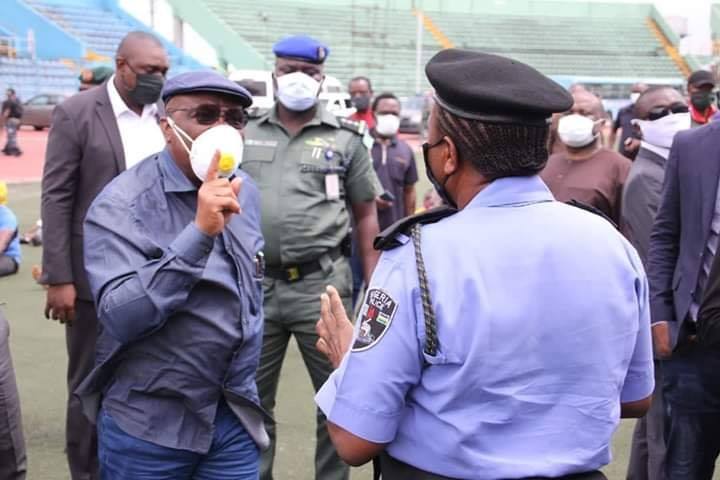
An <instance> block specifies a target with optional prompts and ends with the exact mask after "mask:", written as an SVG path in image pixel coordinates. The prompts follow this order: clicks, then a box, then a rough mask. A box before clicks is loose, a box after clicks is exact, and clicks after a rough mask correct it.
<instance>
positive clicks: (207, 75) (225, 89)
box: [162, 70, 252, 108]
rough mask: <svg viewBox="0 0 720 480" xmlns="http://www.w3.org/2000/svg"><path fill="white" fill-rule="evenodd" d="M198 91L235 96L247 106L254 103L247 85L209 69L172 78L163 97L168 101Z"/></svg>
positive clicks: (164, 88) (163, 92) (163, 91)
mask: <svg viewBox="0 0 720 480" xmlns="http://www.w3.org/2000/svg"><path fill="white" fill-rule="evenodd" d="M196 92H207V93H220V94H223V95H227V96H229V97H233V98H234V99H235V100H237V101H238V102H239V103H240V105H242V106H243V107H245V108H247V107H249V106H250V105H252V96H251V95H250V92H248V91H247V90H246V89H245V87H241V86H240V85H238V84H237V83H235V82H233V81H231V80H228V79H227V78H225V77H223V76H222V75H220V74H219V73H217V72H213V71H209V70H198V71H193V72H185V73H181V74H179V75H175V76H174V77H172V78H170V79H169V80H168V81H167V82H165V86H164V87H163V89H162V99H163V102H165V103H167V101H168V100H169V99H171V98H172V97H174V96H175V95H181V94H186V93H196Z"/></svg>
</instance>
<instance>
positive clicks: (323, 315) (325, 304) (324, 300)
mask: <svg viewBox="0 0 720 480" xmlns="http://www.w3.org/2000/svg"><path fill="white" fill-rule="evenodd" d="M320 322H322V324H323V325H322V327H323V328H326V329H328V330H329V329H331V328H332V326H333V325H335V319H334V318H332V313H331V312H330V297H328V296H327V294H326V293H323V294H322V295H320ZM320 322H318V323H320Z"/></svg>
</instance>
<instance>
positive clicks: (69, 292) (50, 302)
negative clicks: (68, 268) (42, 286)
mask: <svg viewBox="0 0 720 480" xmlns="http://www.w3.org/2000/svg"><path fill="white" fill-rule="evenodd" d="M45 298H46V301H45V318H47V319H51V318H52V319H53V320H56V321H58V322H60V323H64V324H67V325H68V326H72V322H73V320H75V299H76V298H77V291H76V290H75V285H73V284H72V283H63V284H59V285H50V286H49V287H48V289H47V295H46V297H45Z"/></svg>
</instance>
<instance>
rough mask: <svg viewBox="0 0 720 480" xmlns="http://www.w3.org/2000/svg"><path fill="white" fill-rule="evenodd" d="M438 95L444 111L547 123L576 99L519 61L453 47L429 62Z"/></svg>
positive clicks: (505, 120)
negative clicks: (553, 115) (552, 116)
mask: <svg viewBox="0 0 720 480" xmlns="http://www.w3.org/2000/svg"><path fill="white" fill-rule="evenodd" d="M425 73H426V74H427V77H428V80H429V81H430V84H431V85H432V86H433V87H434V88H435V99H436V101H437V103H438V104H439V105H440V106H441V107H443V108H444V109H445V110H448V111H449V112H451V113H453V114H455V115H457V116H459V117H464V118H469V119H474V120H483V121H487V122H489V123H511V124H521V125H544V124H546V123H547V119H548V118H549V117H550V116H551V115H552V114H553V113H559V112H565V111H567V110H569V109H570V108H571V107H572V105H573V99H572V96H571V95H570V93H568V92H567V91H566V90H565V89H564V88H563V87H561V86H560V85H558V84H557V83H555V82H554V81H553V80H551V79H549V78H548V77H546V76H545V75H543V74H542V73H540V72H538V71H537V70H535V69H534V68H532V67H530V66H528V65H525V64H524V63H520V62H518V61H516V60H513V59H510V58H506V57H501V56H499V55H491V54H488V53H482V52H476V51H471V50H460V49H456V48H449V49H446V50H442V51H440V52H438V53H437V54H436V55H435V56H434V57H432V58H431V59H430V61H429V62H428V64H427V65H426V66H425Z"/></svg>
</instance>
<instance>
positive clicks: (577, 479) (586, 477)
mask: <svg viewBox="0 0 720 480" xmlns="http://www.w3.org/2000/svg"><path fill="white" fill-rule="evenodd" d="M373 465H374V467H375V473H374V478H375V480H377V479H378V478H381V479H382V480H454V479H452V478H450V477H444V476H442V475H437V474H435V473H430V472H426V471H424V470H420V469H419V468H416V467H413V466H412V465H409V464H407V463H405V462H401V461H400V460H397V459H395V458H393V457H391V456H390V455H388V454H387V453H385V452H383V453H381V454H380V456H379V457H376V458H375V459H373ZM378 467H379V468H378ZM555 478H557V479H566V480H607V477H605V475H603V474H602V472H599V471H593V472H587V473H576V474H571V475H564V476H562V477H555ZM526 480H546V477H528V478H527V479H526Z"/></svg>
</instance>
